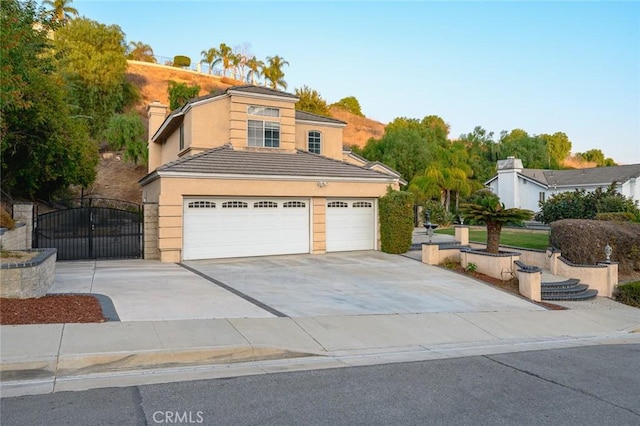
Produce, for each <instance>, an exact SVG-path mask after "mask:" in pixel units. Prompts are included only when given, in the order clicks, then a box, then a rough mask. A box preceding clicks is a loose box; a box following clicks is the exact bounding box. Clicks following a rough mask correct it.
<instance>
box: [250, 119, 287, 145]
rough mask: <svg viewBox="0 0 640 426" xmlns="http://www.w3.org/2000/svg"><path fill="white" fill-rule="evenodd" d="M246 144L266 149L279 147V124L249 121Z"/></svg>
mask: <svg viewBox="0 0 640 426" xmlns="http://www.w3.org/2000/svg"><path fill="white" fill-rule="evenodd" d="M247 144H248V145H249V146H260V147H267V148H278V147H280V123H275V122H273V121H258V120H249V124H248V134H247Z"/></svg>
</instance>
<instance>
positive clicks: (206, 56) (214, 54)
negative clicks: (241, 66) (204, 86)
mask: <svg viewBox="0 0 640 426" xmlns="http://www.w3.org/2000/svg"><path fill="white" fill-rule="evenodd" d="M200 54H201V55H202V62H205V63H207V64H208V65H209V74H212V73H213V64H214V63H215V62H216V60H217V59H218V55H219V52H218V49H216V48H215V47H211V48H209V50H203V51H202V52H200Z"/></svg>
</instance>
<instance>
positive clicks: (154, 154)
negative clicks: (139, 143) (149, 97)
mask: <svg viewBox="0 0 640 426" xmlns="http://www.w3.org/2000/svg"><path fill="white" fill-rule="evenodd" d="M167 110H168V107H167V106H166V105H163V104H161V103H160V101H153V102H151V103H150V104H149V106H148V107H147V118H149V140H148V147H149V167H148V171H149V173H151V172H152V171H154V170H155V169H156V168H158V167H159V166H161V165H162V164H161V163H162V143H161V142H158V143H156V142H153V141H152V140H151V138H152V137H153V135H155V133H156V132H157V131H158V129H159V128H160V127H161V126H162V123H164V120H165V118H166V117H167Z"/></svg>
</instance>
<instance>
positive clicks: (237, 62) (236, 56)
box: [231, 53, 244, 80]
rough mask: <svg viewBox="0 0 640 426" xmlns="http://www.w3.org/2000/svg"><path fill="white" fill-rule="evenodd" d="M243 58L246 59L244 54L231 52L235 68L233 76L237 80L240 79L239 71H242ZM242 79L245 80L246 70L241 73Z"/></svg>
mask: <svg viewBox="0 0 640 426" xmlns="http://www.w3.org/2000/svg"><path fill="white" fill-rule="evenodd" d="M243 59H244V58H243V56H242V55H241V54H239V53H232V54H231V67H232V68H233V78H234V79H235V80H237V79H238V71H240V68H241V66H242V62H243ZM240 79H241V80H244V72H242V73H241V75H240Z"/></svg>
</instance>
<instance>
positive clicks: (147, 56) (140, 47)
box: [127, 41, 156, 63]
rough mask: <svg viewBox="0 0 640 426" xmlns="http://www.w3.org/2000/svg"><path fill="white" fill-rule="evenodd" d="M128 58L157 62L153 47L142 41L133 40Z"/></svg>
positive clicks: (128, 51) (128, 50)
mask: <svg viewBox="0 0 640 426" xmlns="http://www.w3.org/2000/svg"><path fill="white" fill-rule="evenodd" d="M127 59H131V60H133V61H142V62H153V63H155V62H156V57H155V56H154V54H153V49H152V48H151V46H149V45H148V44H146V43H143V42H141V41H132V42H130V43H129V47H128V49H127Z"/></svg>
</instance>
